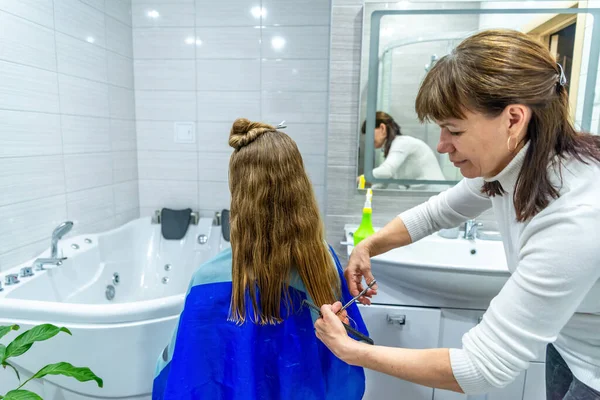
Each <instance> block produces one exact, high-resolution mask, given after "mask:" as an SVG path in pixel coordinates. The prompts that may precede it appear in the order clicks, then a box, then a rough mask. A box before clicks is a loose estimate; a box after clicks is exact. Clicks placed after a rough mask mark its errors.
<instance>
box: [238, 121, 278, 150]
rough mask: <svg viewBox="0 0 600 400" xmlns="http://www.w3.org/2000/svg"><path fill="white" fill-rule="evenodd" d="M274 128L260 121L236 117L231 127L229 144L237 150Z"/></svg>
mask: <svg viewBox="0 0 600 400" xmlns="http://www.w3.org/2000/svg"><path fill="white" fill-rule="evenodd" d="M275 130H276V129H275V127H273V126H271V125H268V124H264V123H262V122H252V121H250V120H247V119H246V118H238V119H236V120H235V122H234V123H233V126H232V127H231V131H230V133H229V145H230V146H231V147H233V148H234V149H236V150H239V149H241V148H242V147H244V146H247V145H248V144H249V143H252V142H253V141H255V140H256V138H258V137H259V136H260V135H262V134H263V133H265V132H272V131H275Z"/></svg>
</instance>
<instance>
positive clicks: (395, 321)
mask: <svg viewBox="0 0 600 400" xmlns="http://www.w3.org/2000/svg"><path fill="white" fill-rule="evenodd" d="M387 323H388V324H390V325H404V324H406V315H404V314H388V315H387Z"/></svg>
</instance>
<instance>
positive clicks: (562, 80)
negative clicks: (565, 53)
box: [556, 63, 567, 86]
mask: <svg viewBox="0 0 600 400" xmlns="http://www.w3.org/2000/svg"><path fill="white" fill-rule="evenodd" d="M556 64H557V65H558V69H560V78H559V80H558V83H559V84H560V86H565V85H566V84H567V77H566V76H565V70H564V69H563V67H562V65H560V63H556Z"/></svg>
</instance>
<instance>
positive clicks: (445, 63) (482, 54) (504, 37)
mask: <svg viewBox="0 0 600 400" xmlns="http://www.w3.org/2000/svg"><path fill="white" fill-rule="evenodd" d="M562 76H563V75H562V70H561V67H559V65H558V64H557V63H556V60H555V59H554V58H553V57H552V55H551V54H550V52H549V51H548V50H547V49H546V48H545V47H544V46H543V45H542V44H541V43H540V42H538V41H537V40H535V39H534V38H532V37H530V36H528V35H526V34H524V33H521V32H518V31H513V30H487V31H482V32H480V33H477V34H475V35H473V36H471V37H469V38H467V39H465V40H464V41H463V42H462V43H461V44H459V45H458V47H456V48H455V49H454V50H453V51H452V52H451V53H450V54H448V55H447V56H444V57H442V58H441V59H440V60H439V61H437V63H436V64H435V65H434V66H433V67H432V68H431V70H430V72H429V73H428V74H427V75H426V77H425V79H424V81H423V83H422V84H421V88H420V89H419V94H418V95H417V101H416V111H417V115H418V117H419V120H420V121H421V122H423V121H426V120H430V121H431V120H437V121H443V120H447V119H449V118H457V119H464V118H465V110H470V111H473V112H480V113H483V114H485V115H487V116H489V117H495V116H498V115H499V114H500V113H501V112H502V111H503V110H504V109H505V108H506V107H507V106H508V105H511V104H523V105H526V106H528V107H529V108H531V112H532V116H531V120H530V122H529V125H528V128H527V133H526V136H525V138H524V140H525V141H529V143H530V145H529V148H528V149H527V153H526V155H525V160H524V163H523V166H522V168H521V171H520V173H519V176H518V179H517V183H516V187H515V192H514V195H513V201H514V205H515V210H516V214H517V220H518V221H521V222H522V221H527V220H529V219H530V218H532V217H533V216H535V215H536V214H537V213H539V212H540V211H541V210H543V209H544V208H546V206H548V204H549V203H550V200H551V199H555V198H557V197H558V196H559V188H557V187H555V186H553V184H552V183H551V181H550V176H549V174H548V168H549V161H551V162H555V163H558V165H557V166H558V168H560V159H564V158H565V157H567V156H571V157H574V158H576V159H577V160H579V161H582V162H589V161H597V162H600V137H595V136H592V135H588V134H582V133H579V132H577V131H576V130H575V128H574V127H573V125H572V123H571V120H570V118H569V99H568V94H567V89H566V87H565V84H566V82H564V81H563V79H561V77H562ZM482 191H483V192H485V193H487V194H488V195H490V196H495V195H502V194H503V193H505V192H504V189H503V188H502V187H501V186H500V184H499V183H498V182H486V183H485V185H484V186H483V189H482Z"/></svg>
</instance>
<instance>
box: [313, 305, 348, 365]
mask: <svg viewBox="0 0 600 400" xmlns="http://www.w3.org/2000/svg"><path fill="white" fill-rule="evenodd" d="M341 308H342V303H340V302H339V301H338V302H336V303H334V304H333V305H329V304H325V305H323V306H322V307H321V314H322V317H321V318H319V319H317V321H316V322H315V330H316V334H317V337H318V338H319V339H320V340H321V341H322V342H323V343H324V344H325V346H327V347H328V348H329V350H331V352H332V353H333V354H335V355H336V356H337V357H338V358H340V359H342V360H344V361H346V362H349V359H351V358H352V355H353V351H354V345H355V344H357V342H356V341H355V340H353V339H352V338H350V337H349V336H348V334H347V333H346V329H345V328H344V325H343V324H342V321H340V318H339V316H338V315H336V314H337V312H338V311H339V310H340V309H341Z"/></svg>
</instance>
